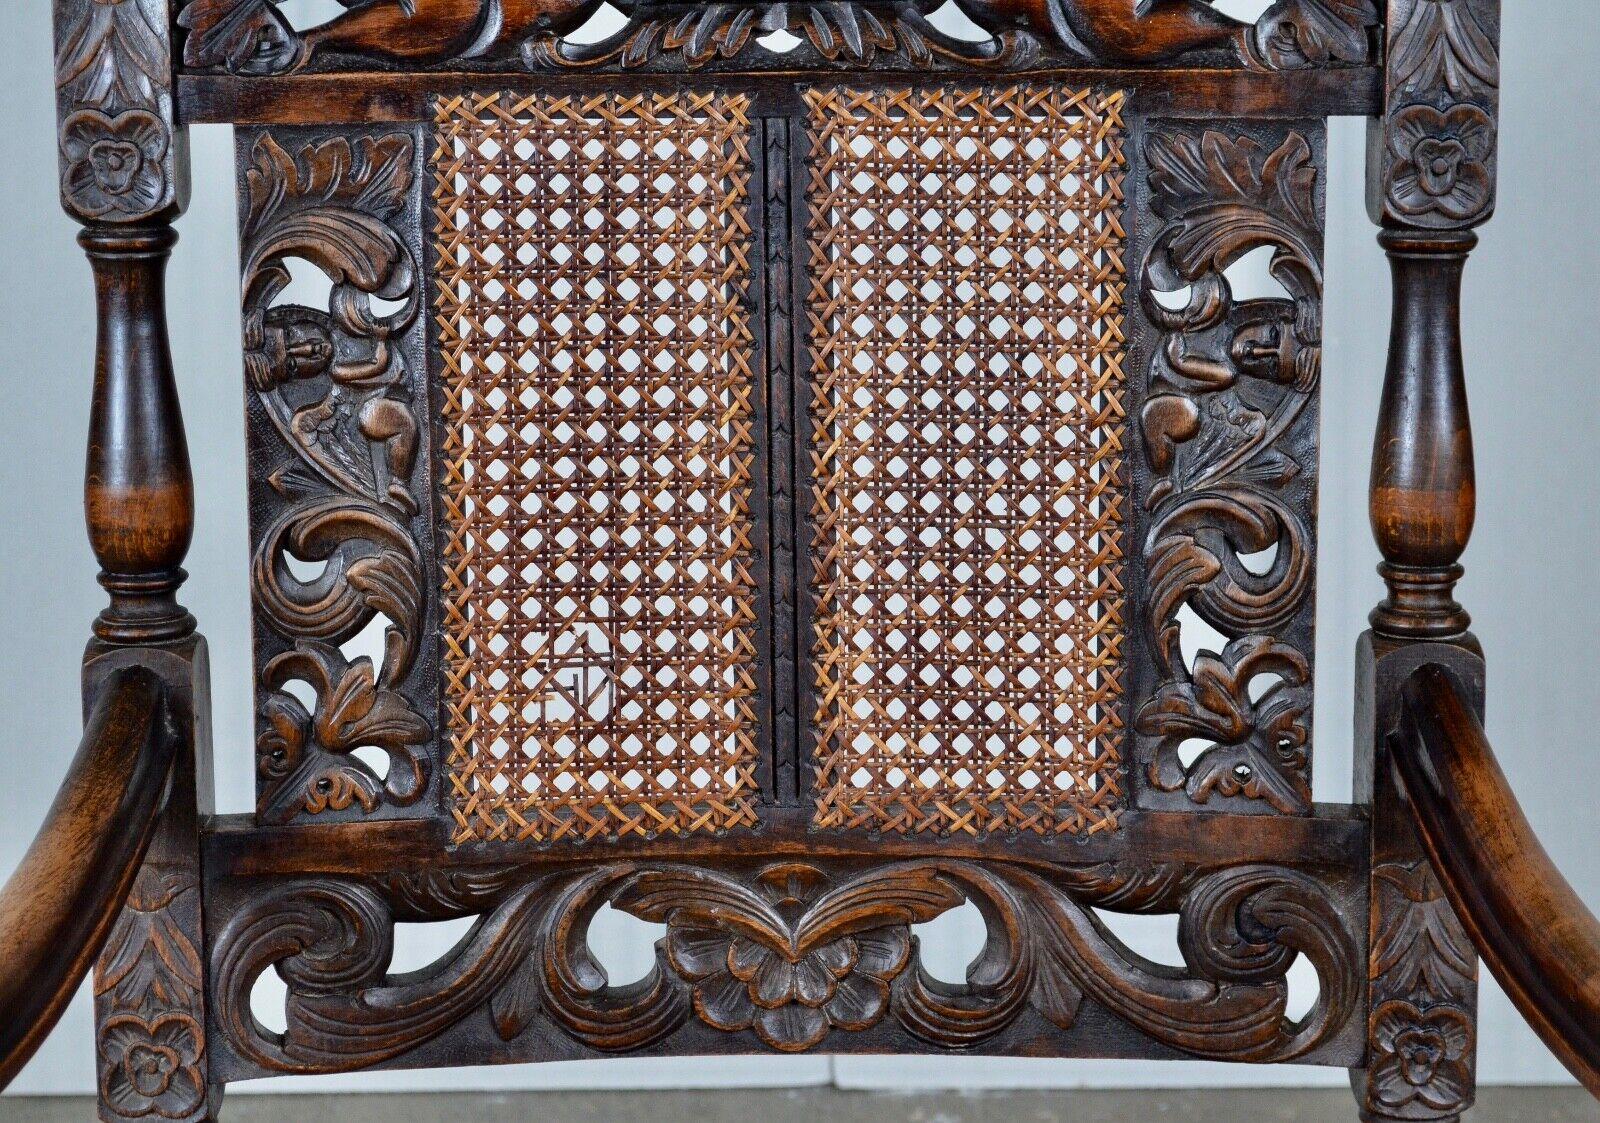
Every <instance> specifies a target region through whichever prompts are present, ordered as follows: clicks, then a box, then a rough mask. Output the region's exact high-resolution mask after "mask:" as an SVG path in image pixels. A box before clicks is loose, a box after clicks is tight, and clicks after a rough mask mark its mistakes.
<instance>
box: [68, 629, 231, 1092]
mask: <svg viewBox="0 0 1600 1123" xmlns="http://www.w3.org/2000/svg"><path fill="white" fill-rule="evenodd" d="M128 668H138V669H139V670H140V671H153V672H154V673H156V674H158V675H159V676H160V677H161V680H162V682H163V684H164V685H165V687H166V698H167V701H168V708H169V712H170V713H171V715H172V720H173V723H174V726H175V728H176V729H177V731H178V742H179V747H178V752H177V756H176V759H175V760H174V762H173V768H172V783H171V787H170V792H169V794H168V797H167V800H166V804H165V806H164V808H163V810H162V814H161V818H160V820H159V821H158V822H157V824H156V828H155V833H154V836H153V837H152V838H151V840H150V846H149V849H148V850H147V851H146V852H145V857H144V862H143V863H142V865H141V866H140V867H139V872H138V875H137V877H136V878H135V880H134V883H133V887H132V889H131V890H130V892H129V894H128V897H127V900H126V902H125V903H124V905H123V907H122V910H121V914H120V916H119V917H118V918H117V923H116V927H115V928H114V929H113V930H112V934H111V937H110V939H109V940H107V941H106V944H105V947H104V949H103V950H102V952H101V954H100V958H99V959H98V961H97V962H96V963H95V973H94V1004H95V1027H96V1028H95V1036H96V1045H97V1050H96V1051H97V1054H98V1056H97V1068H98V1075H99V1080H98V1088H99V1092H100V1118H101V1119H102V1120H104V1121H105V1123H124V1121H131V1120H137V1119H148V1118H151V1117H154V1118H159V1119H168V1120H177V1121H181V1123H209V1121H210V1120H213V1119H214V1118H215V1113H216V1110H217V1108H218V1106H219V1105H220V1103H221V1097H222V1087H221V1084H220V1083H218V1082H217V1081H216V1080H215V1079H213V1077H212V1075H211V1067H212V1066H211V1058H210V1055H209V1054H208V1052H207V1044H206V1028H205V1027H206V1005H205V978H204V977H205V969H204V965H203V962H202V957H203V954H204V952H203V949H204V947H205V933H204V930H203V927H202V915H201V912H202V910H201V896H202V894H203V893H204V885H203V874H202V868H201V860H200V823H201V816H202V815H209V814H210V813H211V811H212V806H211V729H210V709H211V704H210V695H209V684H208V679H209V667H208V656H207V651H206V645H205V641H204V640H203V639H201V638H200V637H198V636H191V637H189V638H188V639H187V640H182V641H178V642H176V643H173V644H168V645H165V646H163V647H161V648H134V649H130V648H126V647H122V646H120V645H118V644H113V643H107V642H105V641H103V640H96V641H94V642H92V643H91V644H90V645H89V650H88V652H87V653H86V655H85V659H84V667H83V683H84V693H85V696H86V697H91V698H92V697H95V696H97V695H98V694H99V693H100V692H101V691H103V690H104V688H105V687H104V684H105V683H106V682H107V681H108V680H110V679H113V678H114V677H115V676H117V675H119V674H123V673H126V672H127V670H128Z"/></svg>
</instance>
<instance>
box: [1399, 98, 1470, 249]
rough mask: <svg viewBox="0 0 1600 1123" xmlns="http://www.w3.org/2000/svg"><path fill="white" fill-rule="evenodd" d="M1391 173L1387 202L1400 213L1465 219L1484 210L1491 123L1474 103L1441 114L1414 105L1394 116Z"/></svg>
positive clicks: (1431, 109)
mask: <svg viewBox="0 0 1600 1123" xmlns="http://www.w3.org/2000/svg"><path fill="white" fill-rule="evenodd" d="M1389 143H1390V147H1391V149H1392V150H1393V152H1394V158H1395V165H1394V175H1393V178H1392V182H1391V184H1390V188H1389V195H1390V202H1391V203H1392V204H1393V206H1394V207H1395V209H1397V210H1398V211H1399V212H1400V213H1401V214H1405V215H1414V216H1421V215H1427V214H1435V213H1436V214H1440V215H1443V216H1445V217H1446V218H1449V219H1452V220H1455V221H1464V220H1466V219H1469V218H1473V217H1476V216H1478V215H1480V214H1482V213H1483V211H1484V210H1485V209H1486V208H1487V207H1488V205H1489V201H1490V197H1491V194H1492V192H1491V188H1490V181H1489V173H1488V169H1487V167H1486V166H1485V161H1487V160H1488V159H1489V156H1490V154H1491V152H1492V151H1493V146H1494V122H1493V121H1491V120H1490V119H1489V115H1488V114H1486V113H1485V112H1484V111H1483V110H1481V109H1479V108H1478V107H1477V106H1475V105H1457V106H1454V107H1452V108H1451V109H1450V110H1449V111H1448V112H1444V113H1441V112H1439V110H1437V109H1434V108H1433V107H1432V106H1430V105H1413V106H1409V107H1408V108H1406V109H1404V110H1402V111H1401V112H1400V113H1398V114H1396V115H1395V118H1394V135H1393V137H1392V138H1391V140H1390V142H1389Z"/></svg>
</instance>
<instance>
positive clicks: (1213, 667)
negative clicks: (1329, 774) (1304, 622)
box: [1138, 636, 1311, 815]
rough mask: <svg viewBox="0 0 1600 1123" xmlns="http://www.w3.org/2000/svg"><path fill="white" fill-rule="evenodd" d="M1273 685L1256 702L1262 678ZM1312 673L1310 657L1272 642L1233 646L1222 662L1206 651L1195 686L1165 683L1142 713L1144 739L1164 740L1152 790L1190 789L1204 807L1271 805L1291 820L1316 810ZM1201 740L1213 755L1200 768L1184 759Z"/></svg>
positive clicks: (1255, 639) (1250, 640)
mask: <svg viewBox="0 0 1600 1123" xmlns="http://www.w3.org/2000/svg"><path fill="white" fill-rule="evenodd" d="M1263 677H1265V678H1269V679H1272V680H1273V682H1272V685H1270V686H1268V687H1267V688H1266V689H1265V690H1264V691H1262V692H1260V693H1259V694H1256V693H1254V692H1253V691H1252V689H1251V687H1252V685H1253V684H1254V683H1255V682H1256V680H1257V679H1259V678H1263ZM1310 711H1311V668H1310V665H1309V664H1308V663H1307V661H1306V658H1305V656H1303V655H1301V654H1300V653H1299V652H1298V651H1296V650H1295V649H1294V648H1292V647H1289V646H1288V645H1286V644H1282V643H1279V642H1277V641H1276V640H1273V639H1271V638H1270V637H1268V636H1249V637H1246V638H1245V639H1240V640H1235V641H1233V642H1232V643H1230V644H1229V645H1228V646H1227V648H1226V649H1225V650H1224V651H1223V653H1222V655H1221V656H1220V657H1218V656H1216V655H1213V654H1212V653H1211V652H1208V651H1202V652H1201V653H1200V654H1199V655H1197V656H1196V657H1195V661H1194V668H1193V671H1192V674H1191V677H1190V678H1188V679H1176V680H1173V681H1169V682H1166V683H1163V684H1162V686H1161V688H1160V689H1159V690H1158V691H1157V692H1156V695H1155V697H1154V698H1153V699H1152V700H1151V702H1150V704H1149V705H1147V706H1145V707H1144V708H1143V709H1142V710H1141V711H1140V713H1139V720H1138V724H1139V731H1140V732H1141V733H1146V734H1149V735H1150V736H1153V737H1159V738H1160V742H1159V744H1158V745H1157V747H1156V754H1155V759H1154V760H1152V761H1151V763H1150V770H1149V771H1150V782H1151V783H1152V784H1153V785H1155V786H1156V787H1157V788H1160V789H1162V790H1164V791H1176V790H1178V789H1180V788H1184V789H1186V790H1187V791H1188V793H1189V796H1190V798H1191V799H1193V800H1194V801H1195V802H1196V803H1205V802H1207V801H1208V800H1209V799H1210V798H1211V795H1212V793H1216V794H1217V795H1222V796H1230V795H1242V796H1245V797H1246V798H1249V799H1260V800H1265V801H1266V802H1267V803H1269V804H1271V805H1272V806H1273V807H1274V808H1276V809H1277V810H1279V811H1281V812H1283V813H1284V814H1286V815H1295V814H1304V813H1306V812H1308V811H1310V809H1311V786H1310V784H1309V783H1308V782H1307V780H1306V763H1307V759H1306V758H1307V745H1306V726H1307V719H1308V717H1309V715H1310ZM1195 739H1199V740H1202V741H1205V742H1207V743H1208V747H1207V748H1206V749H1204V750H1203V751H1202V752H1201V755H1200V756H1199V758H1198V759H1196V760H1195V761H1194V762H1193V763H1191V764H1188V765H1185V764H1184V763H1183V761H1182V759H1181V758H1180V756H1179V751H1180V749H1181V747H1182V746H1183V744H1184V743H1185V742H1187V741H1190V740H1195Z"/></svg>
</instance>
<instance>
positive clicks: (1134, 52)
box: [178, 0, 1378, 74]
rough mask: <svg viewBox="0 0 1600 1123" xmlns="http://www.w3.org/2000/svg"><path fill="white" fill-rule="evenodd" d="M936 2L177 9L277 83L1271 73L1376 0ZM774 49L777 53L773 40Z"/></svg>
mask: <svg viewBox="0 0 1600 1123" xmlns="http://www.w3.org/2000/svg"><path fill="white" fill-rule="evenodd" d="M943 4H944V0H848V2H844V3H821V2H798V3H777V2H773V0H726V2H721V3H688V2H684V0H615V7H616V8H617V9H619V10H620V11H621V13H622V15H623V17H624V23H623V26H622V27H621V28H620V29H618V30H615V31H614V32H613V33H612V34H610V35H607V36H604V37H602V38H600V39H599V40H598V41H595V40H593V39H592V38H591V37H590V36H588V35H587V34H580V35H575V34H574V33H575V32H580V31H586V30H587V29H586V26H585V25H586V24H587V23H588V22H589V21H590V19H591V18H592V17H594V15H595V13H596V12H597V11H598V10H599V9H600V0H539V2H527V0H523V2H518V3H505V2H503V0H374V2H372V3H367V4H362V5H359V6H357V7H355V8H354V10H352V11H350V12H348V13H346V14H343V15H339V16H335V17H334V18H333V19H331V20H328V21H327V22H326V23H323V24H321V25H319V26H316V27H313V28H308V29H305V30H304V31H301V30H297V29H296V28H295V27H294V26H293V25H292V24H291V23H290V22H289V21H288V20H287V19H286V18H285V17H284V15H283V14H282V12H281V11H279V9H278V7H277V6H276V5H275V4H274V3H273V0H189V3H188V4H187V5H186V6H185V7H184V9H183V11H182V13H181V14H180V16H179V19H178V22H179V24H180V25H181V26H182V27H183V28H184V29H185V30H186V31H187V33H188V34H187V38H186V40H185V43H184V61H185V63H186V64H188V65H189V66H191V67H196V68H200V69H217V70H226V71H230V72H232V73H235V74H283V73H288V72H290V71H293V70H296V69H299V68H302V67H308V66H315V65H316V64H317V63H318V62H319V61H320V60H321V59H322V58H325V57H326V58H339V57H352V58H359V59H369V60H377V61H380V62H384V63H390V64H398V65H413V66H415V65H424V66H429V65H443V64H452V65H458V66H459V65H462V64H467V65H477V66H482V67H486V68H494V69H502V70H503V69H510V68H519V69H532V70H572V69H595V68H604V69H608V70H623V71H626V70H636V69H646V70H659V71H667V72H673V71H686V70H687V71H692V70H699V69H702V68H705V69H795V68H809V69H819V70H825V69H829V68H835V67H855V68H861V67H870V66H877V67H882V68H885V69H907V68H911V69H917V70H928V69H935V68H945V69H953V68H961V69H973V68H994V69H1024V68H1027V67H1030V66H1035V65H1038V64H1041V63H1061V64H1073V63H1076V64H1080V65H1081V64H1084V63H1104V64H1144V63H1156V62H1168V61H1174V60H1179V59H1183V60H1195V61H1204V62H1208V63H1210V64H1213V65H1225V66H1234V67H1240V66H1245V67H1254V68H1263V69H1274V70H1287V69H1298V68H1302V67H1316V66H1351V65H1361V64H1365V63H1367V62H1368V61H1369V60H1370V59H1371V57H1372V56H1371V39H1372V28H1374V27H1375V26H1376V25H1377V23H1378V5H1377V0H1277V2H1276V3H1274V4H1273V5H1272V6H1271V7H1270V8H1268V9H1267V11H1266V12H1264V13H1263V14H1262V15H1261V17H1260V18H1259V19H1258V20H1257V21H1256V22H1255V23H1254V24H1253V25H1252V24H1246V23H1243V22H1240V21H1239V20H1235V19H1232V18H1230V17H1228V16H1225V15H1223V14H1222V13H1220V12H1218V11H1217V10H1216V9H1215V8H1213V7H1212V6H1211V5H1210V3H1208V2H1207V0H1154V2H1145V0H1023V2H1021V3H1018V2H1016V0H958V7H959V8H960V10H961V12H962V14H963V15H964V16H965V17H966V18H967V19H968V20H969V21H970V22H971V24H972V25H973V26H974V27H976V28H977V29H978V31H979V32H980V34H979V36H978V37H976V38H969V37H966V36H957V35H953V34H951V33H950V32H947V31H943V30H940V29H939V28H938V27H937V26H935V24H934V23H933V22H932V21H930V19H929V16H930V15H932V14H933V13H935V12H936V11H937V10H938V9H939V8H941V7H943ZM777 35H787V36H789V37H790V42H789V43H788V44H782V43H779V42H778V41H777V40H776V39H775V38H774V36H777Z"/></svg>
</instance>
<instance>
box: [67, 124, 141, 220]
mask: <svg viewBox="0 0 1600 1123" xmlns="http://www.w3.org/2000/svg"><path fill="white" fill-rule="evenodd" d="M61 151H62V154H63V155H64V156H65V157H66V172H65V178H64V179H63V181H62V191H63V194H65V196H66V197H67V199H68V200H69V201H70V202H71V203H72V205H73V207H74V208H75V209H77V210H78V211H80V212H81V213H83V214H87V215H89V216H91V217H96V218H98V217H99V216H101V215H104V214H110V213H113V212H115V213H118V214H124V215H140V214H144V213H146V212H148V211H150V210H152V209H154V208H155V207H156V206H157V205H158V204H159V203H160V202H161V197H162V193H163V192H164V190H165V187H164V185H163V178H162V170H161V160H162V158H163V157H164V156H165V155H166V153H167V127H166V126H165V125H164V124H162V123H161V121H160V120H159V119H158V118H157V117H156V116H155V115H154V114H151V113H147V112H145V111H144V110H142V109H130V110H128V111H127V112H126V113H119V114H117V116H115V117H107V116H106V115H105V114H104V113H101V112H99V111H98V110H95V109H85V110H81V111H80V112H78V113H74V114H73V115H72V116H71V117H69V118H68V119H67V121H66V123H65V124H63V125H62V127H61Z"/></svg>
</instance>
